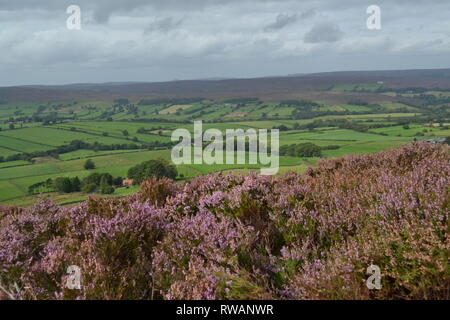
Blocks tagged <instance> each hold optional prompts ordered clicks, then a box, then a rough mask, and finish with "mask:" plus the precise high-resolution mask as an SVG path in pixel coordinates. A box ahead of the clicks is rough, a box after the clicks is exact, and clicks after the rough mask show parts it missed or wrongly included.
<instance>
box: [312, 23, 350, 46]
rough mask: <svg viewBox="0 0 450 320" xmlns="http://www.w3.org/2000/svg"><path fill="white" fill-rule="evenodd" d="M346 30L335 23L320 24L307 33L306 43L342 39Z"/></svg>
mask: <svg viewBox="0 0 450 320" xmlns="http://www.w3.org/2000/svg"><path fill="white" fill-rule="evenodd" d="M343 36H344V32H342V31H341V29H340V28H339V26H337V25H334V24H319V25H316V26H314V27H313V28H312V29H311V30H310V31H309V32H307V33H306V34H305V38H304V41H305V42H306V43H323V42H336V41H339V40H341V39H342V37H343Z"/></svg>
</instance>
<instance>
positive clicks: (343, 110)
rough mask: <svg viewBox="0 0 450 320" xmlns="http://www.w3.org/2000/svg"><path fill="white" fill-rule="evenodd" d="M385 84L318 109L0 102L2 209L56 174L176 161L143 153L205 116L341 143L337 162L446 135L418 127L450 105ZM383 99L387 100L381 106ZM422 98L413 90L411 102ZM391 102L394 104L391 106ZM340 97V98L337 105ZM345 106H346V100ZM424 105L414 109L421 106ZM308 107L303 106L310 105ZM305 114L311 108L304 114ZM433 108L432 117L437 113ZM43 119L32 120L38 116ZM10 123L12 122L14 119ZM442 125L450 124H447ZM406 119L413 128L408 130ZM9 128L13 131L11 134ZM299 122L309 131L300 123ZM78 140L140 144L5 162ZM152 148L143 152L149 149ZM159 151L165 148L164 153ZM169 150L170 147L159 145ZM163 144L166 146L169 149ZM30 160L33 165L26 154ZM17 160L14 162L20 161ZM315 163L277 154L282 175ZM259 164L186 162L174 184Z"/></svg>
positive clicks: (284, 141)
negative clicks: (90, 165)
mask: <svg viewBox="0 0 450 320" xmlns="http://www.w3.org/2000/svg"><path fill="white" fill-rule="evenodd" d="M384 87H385V85H384V84H381V83H361V84H354V85H338V86H334V87H333V88H330V89H329V93H330V94H331V95H332V96H333V97H334V96H336V101H327V102H326V101H325V100H326V99H324V101H315V102H316V104H313V106H312V107H305V106H304V105H303V106H302V105H301V104H300V105H295V104H290V103H289V101H288V102H284V103H281V102H280V103H276V102H272V101H271V102H266V101H264V102H263V101H259V100H257V99H256V100H255V99H253V100H252V99H250V100H249V101H245V99H244V100H243V101H241V102H239V99H237V101H235V102H232V103H229V102H220V101H212V100H203V101H196V102H181V101H174V102H173V103H171V102H167V103H165V102H164V101H158V102H155V103H152V102H151V101H150V102H149V103H139V101H129V103H128V104H126V105H125V104H124V105H117V104H115V102H111V101H83V100H81V99H80V101H66V102H61V103H50V102H49V103H7V104H2V105H0V160H2V161H0V204H3V205H4V204H14V205H16V204H17V205H30V204H32V203H33V202H34V201H36V200H38V199H39V197H37V196H29V195H28V194H27V192H28V187H29V186H30V185H32V184H35V183H38V182H42V181H45V180H47V179H49V178H51V179H55V178H58V177H75V176H78V177H79V178H83V177H86V176H87V175H89V174H90V173H92V172H98V173H106V172H107V173H110V174H112V175H113V176H114V177H118V176H121V177H126V176H127V172H128V169H129V168H131V167H132V166H134V165H136V164H139V163H141V162H143V161H146V160H151V159H157V158H163V159H166V160H170V149H168V148H167V147H166V148H167V149H164V150H153V151H149V150H147V149H148V148H149V144H153V145H155V144H156V143H169V142H171V133H172V131H174V130H175V129H178V128H185V129H187V130H189V131H190V132H191V133H193V131H194V125H193V121H194V120H200V119H201V120H203V130H208V129H212V128H214V129H219V130H221V131H222V132H225V131H226V130H227V129H244V130H247V129H250V128H254V129H273V128H274V127H280V126H284V127H285V129H286V130H283V131H281V132H280V145H281V146H283V145H291V144H301V143H313V144H315V145H317V146H319V147H329V146H337V147H338V148H337V149H333V150H324V151H323V152H322V154H323V156H324V157H326V158H333V157H341V156H344V155H350V154H364V153H375V152H378V151H381V150H386V149H391V148H397V147H400V146H402V145H404V144H407V143H410V142H412V141H414V140H426V139H431V138H436V137H447V136H450V129H449V127H448V126H449V124H448V122H450V121H440V118H439V115H434V118H433V119H434V121H433V122H432V125H430V124H429V123H426V121H416V120H418V119H421V117H422V118H423V117H426V116H428V117H430V112H432V111H433V110H443V109H445V108H446V110H448V109H450V108H449V107H448V105H445V104H443V105H441V106H434V107H433V108H428V107H412V106H411V105H407V104H405V103H403V102H402V101H396V99H397V98H398V97H400V98H403V97H404V96H405V97H406V95H408V94H407V93H406V94H399V93H396V92H383V93H378V92H380V91H382V90H383V89H384ZM349 94H355V95H356V97H355V98H353V99H352V100H358V101H359V100H361V99H362V100H364V97H365V96H364V95H366V94H367V95H369V96H370V99H369V103H366V104H361V105H360V104H358V103H356V104H355V103H353V102H351V101H350V98H347V101H349V102H348V103H346V102H343V101H342V99H341V100H339V99H337V98H339V97H341V95H349ZM427 94H428V95H434V96H436V97H439V98H443V97H449V96H450V92H427ZM377 95H378V96H379V97H382V98H380V99H379V101H378V100H377V98H376V97H377ZM417 97H420V96H419V95H416V94H411V95H410V96H408V98H409V99H416V98H417ZM389 99H391V100H392V101H390V100H389ZM338 100H339V101H338ZM344 101H345V100H344ZM421 103H423V101H419V102H418V103H417V105H418V106H420V105H421ZM305 108H306V109H305ZM308 108H309V109H308ZM298 110H303V112H305V110H309V111H308V112H310V113H311V114H313V115H314V116H311V117H306V118H301V117H295V116H294V115H295V113H296V112H297V111H298ZM433 112H434V111H433ZM36 116H37V117H39V118H41V120H39V121H35V120H33V119H32V117H36ZM317 120H323V121H327V122H330V121H339V120H348V121H351V122H353V123H357V124H360V125H365V126H372V127H370V129H369V130H366V131H364V132H363V131H361V130H359V131H355V130H351V129H342V128H341V129H340V128H339V127H338V125H335V126H333V125H328V126H327V127H325V126H319V127H315V128H314V129H311V128H310V129H308V128H307V127H306V129H305V126H306V125H310V124H313V123H314V122H316V121H317ZM11 121H13V122H11ZM442 122H444V123H442ZM404 123H407V124H408V125H407V126H405V125H404ZM11 126H12V127H13V128H11ZM302 126H303V127H302ZM74 140H81V141H84V142H87V143H89V144H91V145H92V144H94V143H100V144H103V145H119V144H120V145H122V147H121V148H122V149H129V148H126V147H123V145H130V144H134V145H137V147H139V148H143V149H137V150H116V149H117V148H114V150H105V151H100V149H99V148H93V149H92V150H76V151H72V152H68V153H65V154H59V155H58V156H55V157H56V158H53V157H52V156H53V155H49V154H47V155H45V156H43V157H41V158H35V159H33V161H32V162H29V161H22V160H19V161H7V162H5V159H7V158H8V157H10V156H13V155H18V154H23V153H31V152H36V151H40V152H42V151H48V150H54V149H55V148H56V147H59V146H62V145H67V144H69V143H70V142H72V141H74ZM145 148H147V149H145ZM158 148H160V147H158ZM163 148H164V147H163ZM163 148H160V149H163ZM25 159H26V160H31V159H29V158H25ZM86 159H92V160H93V161H94V162H95V165H96V169H95V170H93V171H86V170H84V168H83V165H84V162H85V161H86ZM14 160H17V159H14ZM318 160H319V159H317V158H291V157H281V158H280V166H281V167H280V170H279V173H280V174H281V173H284V172H287V171H290V170H294V171H297V172H301V171H303V170H305V168H307V167H309V166H313V165H315V163H316V162H317V161H318ZM260 167H261V166H260V165H225V164H224V165H211V166H207V165H180V166H178V168H177V170H178V174H179V177H178V180H179V181H180V182H182V181H183V180H185V179H191V178H193V177H195V176H198V175H203V174H208V173H211V172H216V171H226V172H228V171H230V172H236V173H247V172H249V171H251V170H258V169H259V168H260ZM133 191H135V190H134V189H126V190H122V189H118V190H117V191H116V192H115V194H114V195H115V196H120V195H121V194H128V193H129V192H133ZM44 196H46V197H47V196H48V197H50V198H51V199H54V200H55V201H56V202H58V203H62V204H70V203H74V202H77V201H81V200H83V199H86V197H87V196H88V195H84V194H70V195H60V194H55V193H51V194H46V195H44Z"/></svg>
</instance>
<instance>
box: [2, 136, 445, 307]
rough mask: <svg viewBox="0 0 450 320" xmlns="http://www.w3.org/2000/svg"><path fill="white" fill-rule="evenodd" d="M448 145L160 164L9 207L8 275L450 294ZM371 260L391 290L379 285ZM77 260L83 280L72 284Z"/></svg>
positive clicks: (238, 294) (194, 288)
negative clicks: (147, 171) (371, 274)
mask: <svg viewBox="0 0 450 320" xmlns="http://www.w3.org/2000/svg"><path fill="white" fill-rule="evenodd" d="M449 151H450V148H449V147H448V146H445V145H432V144H427V143H413V144H411V145H408V146H405V147H403V148H400V149H397V150H391V151H386V152H381V153H378V154H375V155H364V156H347V157H344V158H342V159H334V160H326V161H321V162H320V163H319V164H318V166H317V167H316V168H313V169H308V170H307V171H306V172H305V173H304V174H296V173H288V174H286V175H284V176H280V177H266V176H258V175H256V174H255V173H252V174H250V175H247V176H242V175H232V174H228V175H224V174H220V173H219V174H212V175H209V176H200V177H197V178H195V179H193V180H192V181H191V182H189V183H186V184H184V185H179V184H177V183H175V182H173V181H171V180H169V179H161V180H158V179H157V178H156V177H153V178H152V179H151V180H149V181H147V182H144V183H143V184H142V190H141V192H139V193H138V194H135V195H132V196H129V197H126V198H117V199H98V198H96V197H91V198H90V199H89V200H88V201H87V202H85V203H83V204H80V205H78V206H75V207H73V208H65V207H59V206H56V205H54V204H52V203H51V202H49V201H43V202H40V203H39V204H37V205H35V206H33V207H32V208H28V209H20V208H15V207H8V208H6V207H3V208H2V207H0V270H2V279H1V280H2V283H3V284H5V285H13V284H14V283H17V284H18V286H19V287H20V288H27V290H24V291H22V292H21V295H22V296H16V298H28V299H443V300H448V299H450V296H449V292H450V278H449V272H450V266H449V260H448V257H449V250H450V241H449V240H448V236H449V235H448V231H449V230H450V225H449V223H450V220H449V219H448V214H449V208H450V190H449V185H450V153H449ZM106 180H107V179H106V178H104V179H103V181H106ZM84 187H86V185H85V186H83V188H84ZM371 264H375V265H377V266H379V267H380V269H381V273H382V280H381V284H382V289H381V290H375V291H371V290H368V288H367V287H366V280H367V278H368V275H367V274H366V270H367V267H368V266H369V265H371ZM70 265H77V266H79V267H80V269H81V271H82V290H68V289H67V288H65V281H66V279H67V273H66V271H67V267H68V266H70Z"/></svg>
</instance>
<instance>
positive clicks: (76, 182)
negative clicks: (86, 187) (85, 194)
mask: <svg viewBox="0 0 450 320" xmlns="http://www.w3.org/2000/svg"><path fill="white" fill-rule="evenodd" d="M70 183H71V185H72V192H79V191H81V181H80V179H79V178H78V177H75V178H72V179H71V180H70Z"/></svg>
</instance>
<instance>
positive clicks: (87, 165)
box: [84, 159, 95, 170]
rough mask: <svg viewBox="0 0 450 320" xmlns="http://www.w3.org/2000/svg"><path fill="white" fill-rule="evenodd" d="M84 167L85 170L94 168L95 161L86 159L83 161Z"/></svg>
mask: <svg viewBox="0 0 450 320" xmlns="http://www.w3.org/2000/svg"><path fill="white" fill-rule="evenodd" d="M84 169H85V170H93V169H95V163H94V161H92V160H91V159H87V160H86V162H85V163H84Z"/></svg>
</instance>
